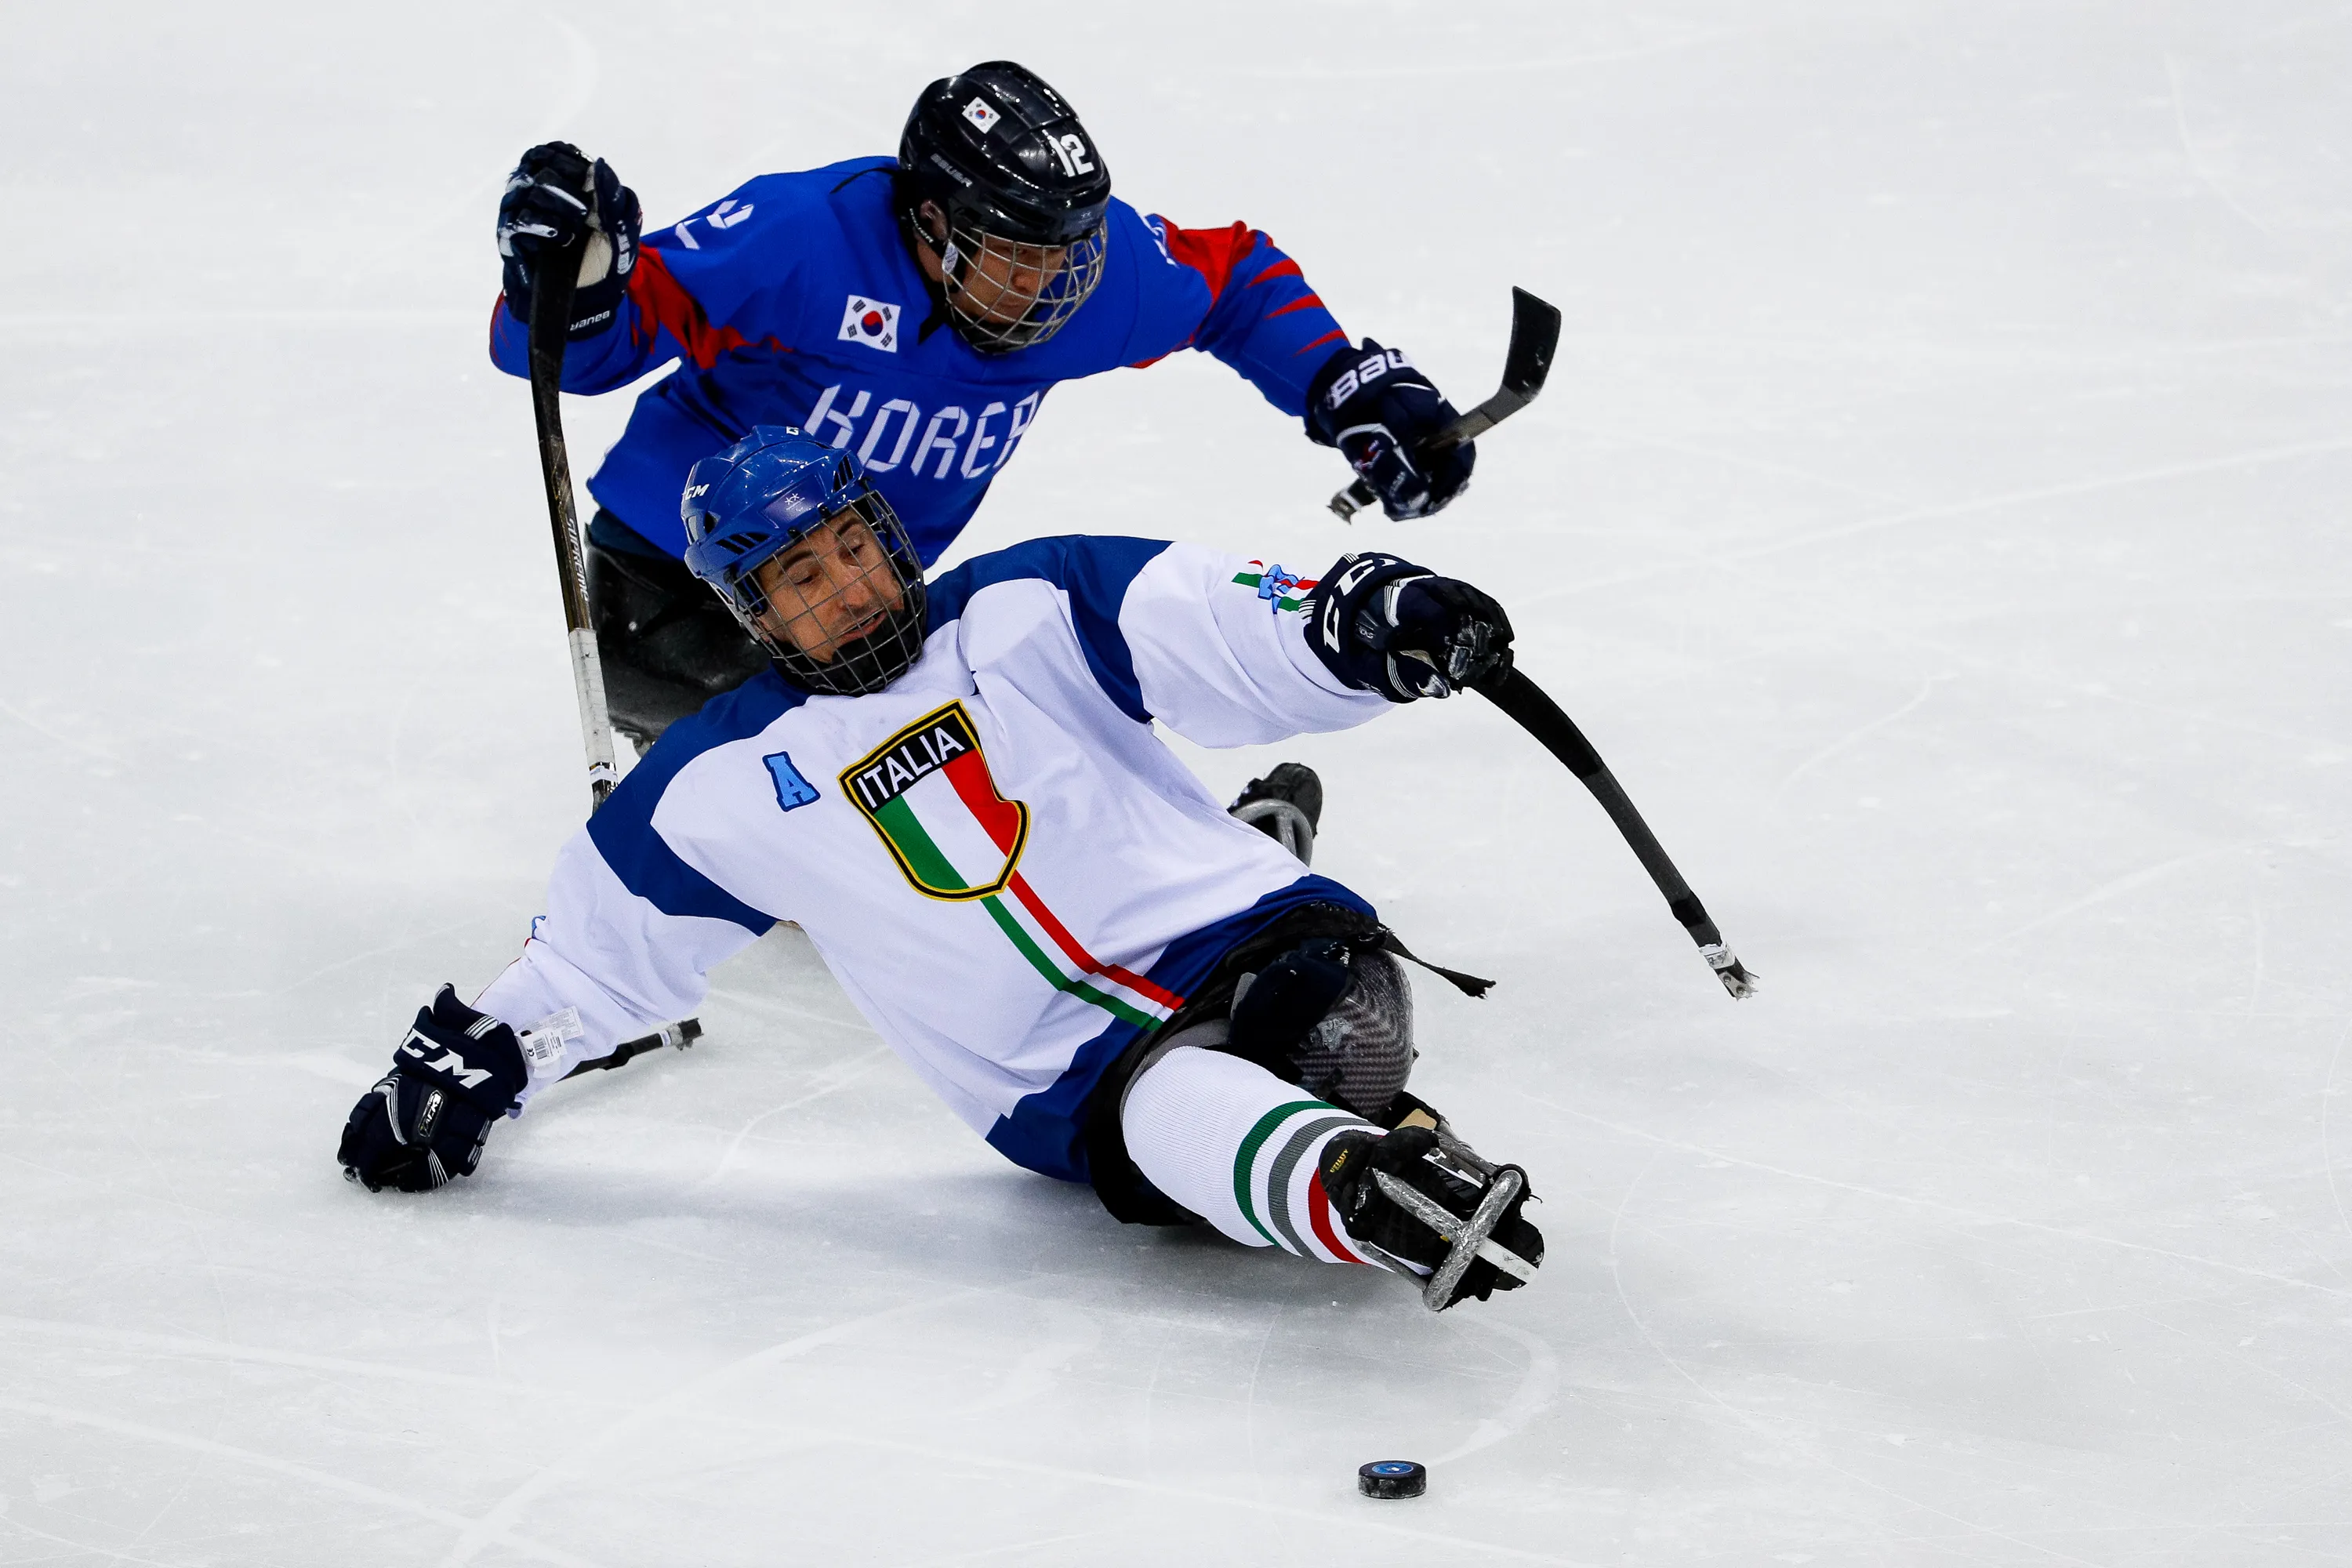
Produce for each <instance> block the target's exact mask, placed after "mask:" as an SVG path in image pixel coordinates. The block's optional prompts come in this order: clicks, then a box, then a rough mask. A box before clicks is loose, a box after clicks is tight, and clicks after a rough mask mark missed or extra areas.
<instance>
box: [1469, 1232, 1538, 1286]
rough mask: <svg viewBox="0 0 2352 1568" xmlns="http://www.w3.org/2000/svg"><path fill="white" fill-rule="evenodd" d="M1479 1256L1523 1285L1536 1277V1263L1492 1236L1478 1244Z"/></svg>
mask: <svg viewBox="0 0 2352 1568" xmlns="http://www.w3.org/2000/svg"><path fill="white" fill-rule="evenodd" d="M1478 1256H1479V1257H1481V1258H1485V1259H1486V1261H1487V1262H1489V1263H1491V1264H1493V1265H1494V1266H1495V1267H1496V1268H1499V1269H1501V1270H1502V1271H1503V1272H1504V1273H1506V1274H1507V1275H1509V1276H1510V1277H1511V1278H1512V1279H1517V1281H1519V1283H1521V1284H1523V1285H1524V1284H1526V1283H1528V1281H1530V1280H1532V1279H1535V1277H1536V1266H1535V1265H1534V1264H1532V1263H1529V1262H1528V1260H1527V1259H1526V1258H1521V1257H1520V1256H1519V1255H1518V1254H1517V1253H1516V1252H1513V1251H1512V1250H1511V1249H1510V1248H1509V1247H1505V1246H1504V1245H1503V1244H1502V1243H1500V1242H1498V1241H1496V1239H1495V1238H1494V1237H1491V1236H1490V1237H1487V1238H1486V1240H1484V1241H1481V1242H1480V1243H1479V1244H1478Z"/></svg>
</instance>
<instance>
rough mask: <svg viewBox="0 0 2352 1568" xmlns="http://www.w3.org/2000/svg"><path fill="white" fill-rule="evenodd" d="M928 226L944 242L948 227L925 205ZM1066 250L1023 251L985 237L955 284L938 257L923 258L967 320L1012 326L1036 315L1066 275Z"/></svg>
mask: <svg viewBox="0 0 2352 1568" xmlns="http://www.w3.org/2000/svg"><path fill="white" fill-rule="evenodd" d="M922 217H923V219H924V223H925V226H926V227H928V228H929V230H930V232H931V233H932V235H933V236H934V237H935V238H936V239H938V240H940V241H941V242H944V239H945V237H946V232H947V221H946V217H945V216H944V215H943V214H941V213H940V209H939V208H938V207H937V206H934V205H931V204H930V203H929V202H926V203H924V204H923V210H922ZM962 258H963V263H964V264H963V266H962V268H961V272H962V276H961V277H960V278H950V277H949V276H948V275H947V272H946V268H944V267H943V266H942V265H941V264H940V257H939V252H938V251H937V250H933V251H932V252H931V253H930V254H929V255H927V256H925V257H924V258H923V261H924V270H925V271H927V272H929V273H930V274H931V276H932V278H933V279H934V280H935V281H937V282H939V283H940V286H941V287H942V288H944V289H947V291H948V300H949V302H950V303H951V304H952V305H954V306H955V308H956V310H958V311H960V312H961V314H962V315H963V316H964V317H965V318H966V319H967V320H970V321H987V322H990V323H992V325H996V326H1011V325H1013V323H1015V322H1017V321H1023V320H1024V319H1025V318H1026V317H1027V316H1028V314H1029V312H1030V311H1031V310H1034V309H1035V307H1036V304H1037V297H1038V296H1039V295H1041V294H1043V293H1044V292H1045V288H1046V285H1048V284H1050V283H1052V282H1053V281H1054V279H1056V278H1058V277H1060V276H1061V275H1062V268H1064V267H1065V266H1066V265H1067V264H1068V262H1069V258H1070V247H1068V246H1066V245H1022V244H1018V243H1016V242H1014V241H1013V240H1009V239H999V238H997V237H995V236H993V235H990V236H987V237H984V238H983V239H982V243H981V245H980V247H979V249H978V250H977V252H974V251H971V250H965V251H963V253H962Z"/></svg>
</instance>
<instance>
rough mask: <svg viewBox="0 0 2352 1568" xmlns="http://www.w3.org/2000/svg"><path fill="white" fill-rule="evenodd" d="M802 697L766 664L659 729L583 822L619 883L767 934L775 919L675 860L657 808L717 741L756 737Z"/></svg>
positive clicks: (664, 903)
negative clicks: (682, 771)
mask: <svg viewBox="0 0 2352 1568" xmlns="http://www.w3.org/2000/svg"><path fill="white" fill-rule="evenodd" d="M807 700H808V694H807V693H806V692H803V691H800V690H796V689H793V688H792V687H790V686H787V685H785V684H784V682H783V680H782V679H781V678H780V677H778V675H777V674H776V672H775V671H774V670H773V669H766V670H762V671H761V673H760V674H758V675H756V676H754V677H752V678H751V679H750V680H747V681H745V682H744V683H743V684H742V685H740V686H739V687H737V688H736V689H734V690H732V691H730V692H728V693H727V694H726V695H724V696H722V697H715V698H713V699H711V700H710V701H709V703H708V704H706V705H705V706H704V707H703V710H702V711H701V712H699V713H697V714H695V715H693V716H692V717H691V718H687V719H681V720H679V721H677V723H675V724H672V725H671V726H670V727H669V728H668V729H667V730H666V731H663V732H662V738H661V739H660V741H658V742H656V743H655V746H654V749H653V750H652V751H650V752H646V755H645V758H644V760H643V761H641V762H639V763H637V765H636V766H635V768H633V769H631V770H630V771H629V776H628V777H627V778H625V779H623V780H622V781H621V787H620V788H618V789H616V790H614V792H613V793H612V795H611V796H610V797H608V798H607V799H606V800H605V802H604V805H602V806H600V807H598V808H597V811H596V815H595V816H592V817H590V818H589V819H588V837H589V838H590V839H591V840H593V842H594V844H595V846H596V852H597V853H598V854H600V855H602V856H603V857H604V864H606V865H607V866H610V867H611V868H613V874H614V876H616V877H618V878H619V879H621V885H622V886H623V887H625V888H626V889H629V891H631V892H632V893H635V894H636V895H637V897H639V898H641V899H643V900H646V902H647V903H649V904H651V905H653V907H654V908H656V909H657V910H660V911H661V912H662V913H664V914H666V915H674V916H699V917H701V918H702V919H705V920H717V921H734V922H735V923H736V924H737V925H739V926H741V927H742V928H743V929H744V930H745V931H750V932H751V934H752V935H753V936H764V935H765V934H767V931H768V930H769V928H770V927H772V926H773V925H774V924H775V923H776V920H775V917H774V916H773V915H770V914H766V913H763V912H762V911H761V910H755V909H753V908H752V907H751V905H749V904H747V903H744V902H743V901H742V900H740V899H738V898H736V897H735V896H734V895H733V894H732V893H730V892H729V891H727V889H724V888H722V887H720V886H719V884H718V883H716V882H714V881H712V880H711V879H709V878H708V877H706V876H704V875H703V874H702V873H701V872H699V871H698V870H696V869H695V868H693V867H691V866H689V865H688V864H687V863H686V862H685V861H684V860H681V859H679V858H678V856H677V851H676V850H674V849H672V848H671V847H669V846H668V844H667V843H666V842H664V841H663V839H662V836H661V835H660V834H659V833H657V832H656V831H655V830H654V820H653V819H654V808H655V807H656V806H657V805H660V804H661V798H662V796H663V795H664V794H665V793H667V790H668V789H669V785H670V781H671V780H672V779H674V778H676V777H677V775H678V772H679V770H680V769H682V768H684V767H685V766H686V764H687V763H690V762H692V761H694V759H695V758H697V757H698V756H700V755H702V753H703V752H708V751H709V750H711V749H712V748H713V747H715V746H723V745H725V744H727V743H728V742H730V741H740V740H743V739H745V738H746V737H748V736H751V735H756V734H758V733H759V732H760V731H762V730H764V729H766V728H767V727H768V726H769V725H771V724H772V723H774V722H775V721H777V719H778V718H780V717H782V715H783V714H785V713H787V712H789V711H790V710H793V709H794V708H797V707H799V706H800V705H801V704H802V703H803V702H805V701H807Z"/></svg>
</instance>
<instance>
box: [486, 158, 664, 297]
mask: <svg viewBox="0 0 2352 1568" xmlns="http://www.w3.org/2000/svg"><path fill="white" fill-rule="evenodd" d="M638 224H639V214H638V211H637V194H636V192H635V191H633V190H631V189H629V187H628V186H626V185H625V184H621V177H620V176H619V175H618V174H614V173H613V170H612V166H611V165H610V164H608V163H605V162H604V159H602V158H599V159H597V160H596V161H595V162H594V163H590V162H589V161H588V155H587V154H586V153H583V152H581V151H580V149H579V148H577V147H574V146H573V145H572V143H571V142H541V144H540V145H538V146H536V147H533V148H532V149H531V150H530V152H528V153H524V154H523V155H522V162H521V163H518V164H516V165H515V172H514V173H513V174H509V175H508V176H507V190H506V195H504V196H502V197H500V198H499V256H500V257H502V258H505V261H506V288H507V310H509V312H510V313H511V314H512V315H513V316H514V319H515V320H516V321H522V322H525V323H526V324H527V323H528V322H529V321H530V286H531V282H532V280H533V279H534V278H535V277H536V275H537V274H536V269H537V268H538V266H539V264H540V262H541V260H543V259H544V258H547V257H550V256H552V255H554V254H555V253H556V252H558V251H559V250H561V249H562V248H563V247H565V246H567V245H569V244H571V243H572V241H573V240H576V239H578V238H579V237H581V236H582V235H583V234H584V235H586V236H587V237H588V246H587V248H586V249H585V250H583V251H582V252H581V253H580V279H579V292H577V293H575V294H573V295H572V323H571V327H572V330H571V331H570V333H569V334H568V335H569V337H571V338H572V339H573V340H577V339H580V338H586V337H593V336H594V335H595V334H596V333H598V332H601V331H604V329H605V328H606V327H609V326H611V325H612V324H613V321H614V317H615V316H616V314H617V313H618V312H619V310H620V308H621V296H622V295H624V294H625V293H626V292H627V291H628V288H629V274H630V273H631V272H632V271H634V270H635V268H636V265H637V228H638Z"/></svg>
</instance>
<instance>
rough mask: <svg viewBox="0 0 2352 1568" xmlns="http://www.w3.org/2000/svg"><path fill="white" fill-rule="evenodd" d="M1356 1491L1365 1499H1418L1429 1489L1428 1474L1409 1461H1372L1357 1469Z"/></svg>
mask: <svg viewBox="0 0 2352 1568" xmlns="http://www.w3.org/2000/svg"><path fill="white" fill-rule="evenodd" d="M1356 1489H1357V1490H1358V1491H1360V1492H1361V1493H1363V1494H1364V1495H1365V1496H1366V1497H1376V1498H1400V1497H1419V1496H1420V1495H1421V1494H1422V1493H1423V1492H1425V1491H1427V1490H1428V1489H1429V1472H1428V1470H1426V1469H1424V1468H1423V1467H1421V1466H1419V1465H1416V1464H1414V1463H1413V1462H1412V1460H1411V1459H1374V1460H1373V1461H1372V1462H1371V1463H1370V1464H1369V1465H1364V1466H1361V1467H1360V1468H1358V1469H1357V1471H1356Z"/></svg>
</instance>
